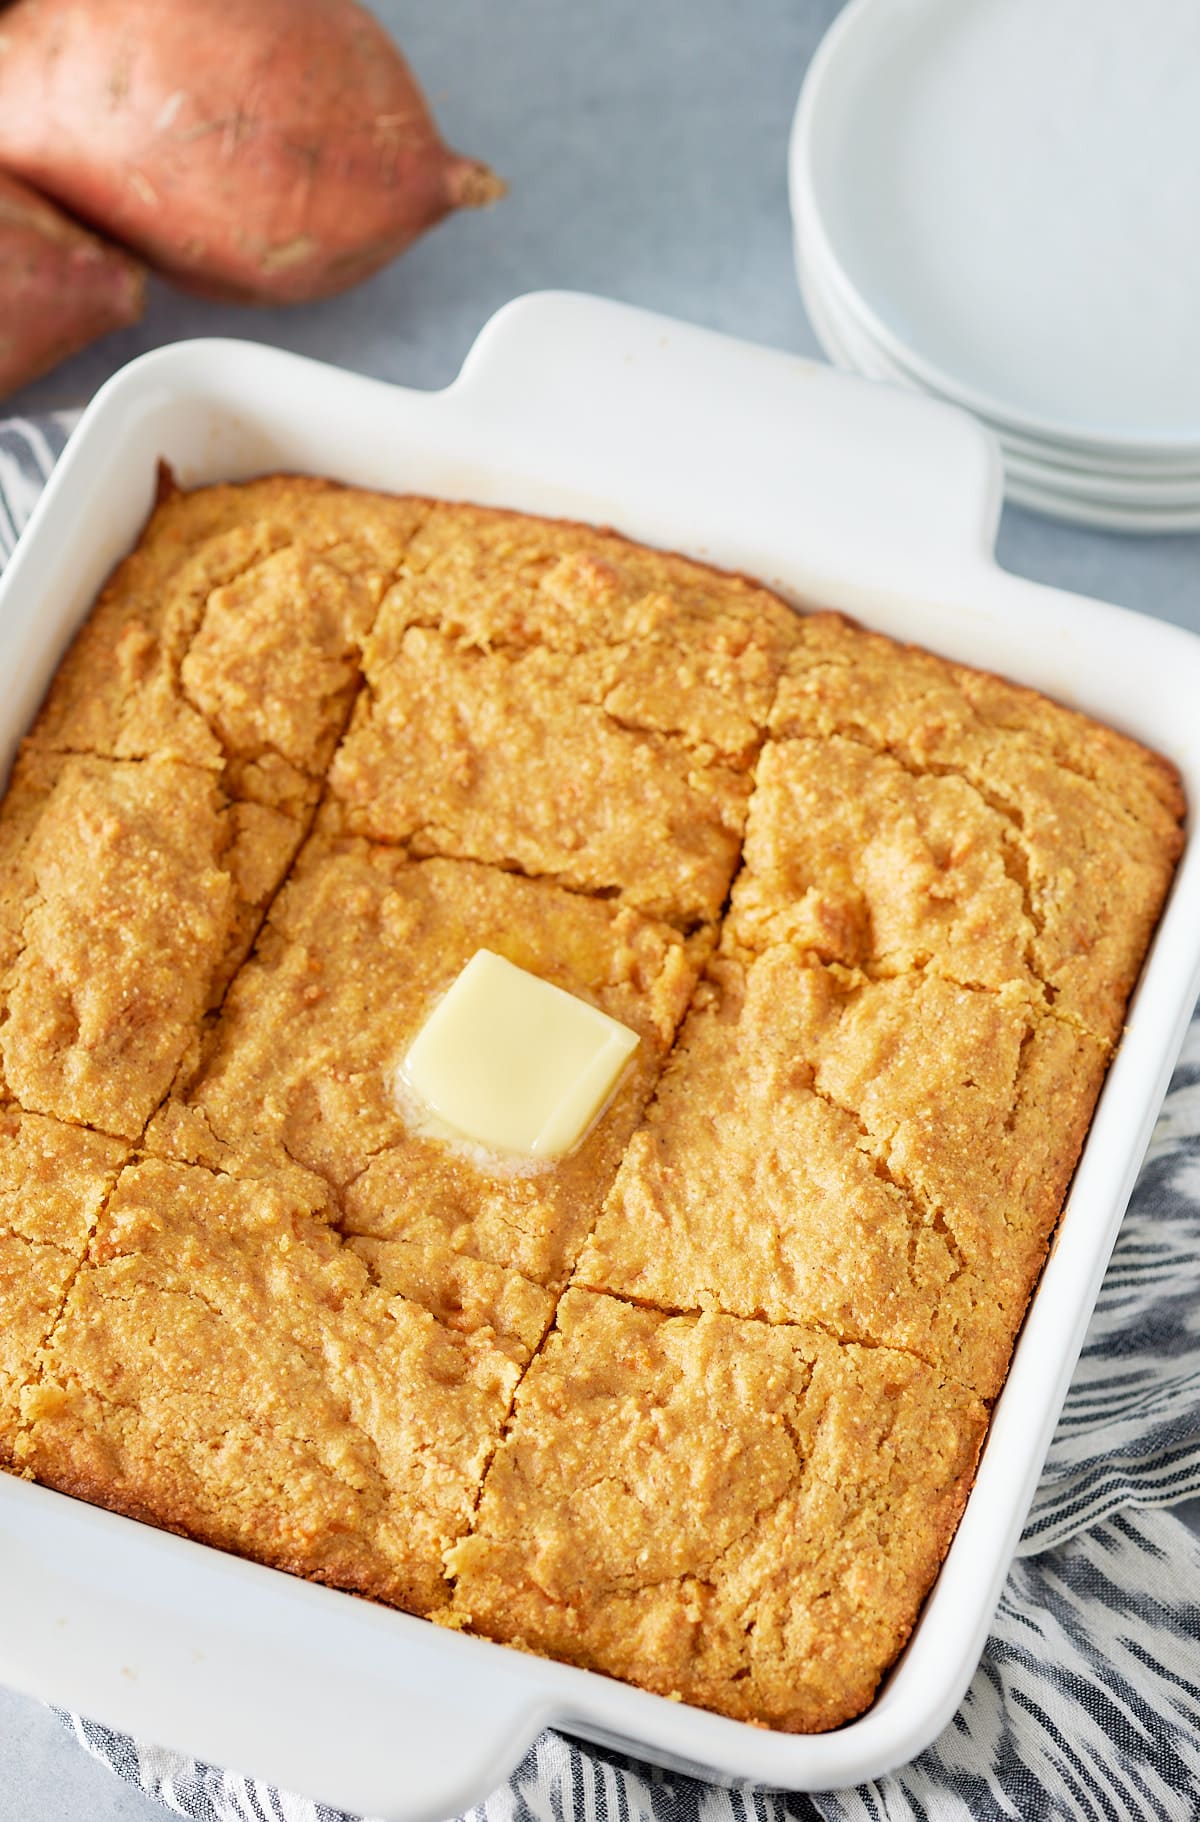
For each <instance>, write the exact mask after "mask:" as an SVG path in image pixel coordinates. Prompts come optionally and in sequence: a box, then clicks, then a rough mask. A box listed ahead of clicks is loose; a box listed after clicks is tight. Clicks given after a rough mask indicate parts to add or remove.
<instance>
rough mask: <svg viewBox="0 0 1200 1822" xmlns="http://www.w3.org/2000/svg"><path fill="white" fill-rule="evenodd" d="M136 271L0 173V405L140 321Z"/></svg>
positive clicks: (141, 287)
mask: <svg viewBox="0 0 1200 1822" xmlns="http://www.w3.org/2000/svg"><path fill="white" fill-rule="evenodd" d="M144 291H145V279H144V274H143V272H142V268H141V267H140V266H139V265H138V264H137V262H136V261H135V260H132V259H129V258H128V257H127V256H126V255H125V254H124V253H121V252H119V251H118V249H117V248H116V247H109V246H106V245H105V243H104V242H103V241H100V240H97V238H96V236H95V235H94V234H89V233H87V231H86V230H85V229H83V228H81V227H80V226H79V223H78V222H74V221H71V220H70V219H69V217H67V216H65V215H63V214H62V212H61V211H60V210H58V209H56V208H54V206H53V205H52V204H51V203H48V202H47V201H46V200H45V198H44V197H42V196H38V195H35V193H34V192H33V191H32V190H30V189H28V188H27V187H26V186H25V185H24V184H22V183H18V182H17V181H16V179H15V178H12V177H5V176H4V175H3V173H0V397H3V396H4V394H5V393H7V392H15V391H16V389H17V387H18V386H23V385H25V384H26V382H27V381H29V380H34V379H37V377H38V376H39V374H42V373H46V372H48V371H49V369H50V368H51V367H53V366H55V365H56V364H57V363H58V362H59V361H61V360H65V359H66V357H67V355H69V354H74V353H76V352H77V350H78V349H80V348H83V347H85V346H86V345H87V343H88V342H91V341H95V339H96V337H97V336H100V335H105V334H107V332H108V331H109V330H110V329H122V328H124V327H125V326H126V324H128V323H135V322H136V321H137V319H138V317H139V316H140V315H141V314H142V303H143V294H144Z"/></svg>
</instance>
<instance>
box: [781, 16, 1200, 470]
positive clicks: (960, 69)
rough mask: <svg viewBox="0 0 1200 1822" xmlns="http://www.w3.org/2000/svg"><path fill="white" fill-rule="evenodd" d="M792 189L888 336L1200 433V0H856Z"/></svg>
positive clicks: (1154, 435) (804, 133) (816, 103)
mask: <svg viewBox="0 0 1200 1822" xmlns="http://www.w3.org/2000/svg"><path fill="white" fill-rule="evenodd" d="M791 158H792V162H791V175H792V190H793V199H794V201H796V200H798V199H803V200H804V201H805V202H806V203H807V204H809V205H811V209H812V215H813V222H812V231H813V232H814V233H815V234H816V235H817V236H818V237H819V238H820V242H821V248H822V264H823V266H824V265H826V264H828V266H829V267H831V268H833V269H835V270H836V272H837V274H838V275H839V278H840V280H841V281H842V282H843V283H844V284H845V287H846V290H847V292H848V293H852V294H853V295H854V296H855V297H857V299H858V300H859V305H860V309H861V311H862V313H863V314H864V316H869V319H870V324H871V330H872V335H873V339H875V340H876V341H878V342H879V343H880V344H881V345H882V346H883V347H884V348H886V349H888V351H889V352H891V353H892V354H893V355H894V356H895V357H896V358H898V359H901V360H902V361H903V362H904V364H905V365H906V366H908V367H909V368H910V369H911V370H912V371H913V372H914V373H916V374H918V375H919V376H920V377H921V378H922V380H923V381H924V382H925V383H926V384H928V385H929V386H931V387H932V388H934V389H935V390H937V391H940V392H941V393H943V394H945V395H952V396H954V397H955V398H956V399H958V401H959V402H961V403H963V404H966V405H968V406H970V407H971V408H972V409H974V410H976V411H979V412H980V413H981V414H983V415H985V416H987V417H989V418H990V419H992V420H993V421H994V422H997V423H1000V424H1004V425H1006V426H1008V427H1010V428H1012V429H1014V430H1020V431H1025V432H1032V433H1034V434H1037V435H1045V436H1050V437H1066V438H1067V439H1068V440H1070V441H1073V442H1077V443H1079V444H1080V445H1081V446H1083V447H1095V448H1098V449H1100V450H1107V449H1112V448H1114V447H1115V448H1116V449H1117V450H1118V451H1119V452H1125V451H1127V450H1133V451H1138V450H1140V451H1142V452H1144V453H1146V454H1150V455H1153V454H1166V455H1169V454H1171V453H1172V452H1175V451H1178V450H1180V449H1183V450H1186V451H1189V452H1192V453H1200V309H1198V308H1197V300H1198V299H1200V235H1198V234H1197V232H1196V227H1195V224H1196V222H1197V220H1200V10H1198V9H1197V8H1196V7H1195V6H1193V5H1191V4H1190V0H1143V4H1142V5H1139V6H1138V7H1136V8H1134V7H1130V6H1129V5H1128V4H1127V0H852V4H851V5H850V6H848V7H847V8H846V10H845V12H844V13H842V14H841V15H840V16H839V18H838V19H837V21H836V22H835V24H834V26H833V28H832V29H831V31H830V32H829V33H828V34H827V36H826V38H825V40H824V42H823V43H822V45H821V47H820V49H819V50H818V53H817V55H816V57H815V58H814V59H813V62H812V64H811V65H810V68H809V71H808V74H807V77H806V80H805V84H804V88H803V91H802V95H801V101H800V106H799V109H798V112H797V119H796V128H795V132H794V135H793V141H792V154H791Z"/></svg>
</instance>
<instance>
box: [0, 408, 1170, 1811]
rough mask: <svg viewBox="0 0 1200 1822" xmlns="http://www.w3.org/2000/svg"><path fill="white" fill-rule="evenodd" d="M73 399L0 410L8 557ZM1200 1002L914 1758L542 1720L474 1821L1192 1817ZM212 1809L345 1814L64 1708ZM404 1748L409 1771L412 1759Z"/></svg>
mask: <svg viewBox="0 0 1200 1822" xmlns="http://www.w3.org/2000/svg"><path fill="white" fill-rule="evenodd" d="M68 428H69V420H66V419H64V418H61V417H60V418H57V419H42V420H39V421H38V422H37V423H17V422H9V423H8V424H0V560H2V558H3V556H4V555H5V554H7V551H8V550H9V549H11V546H12V543H13V541H14V539H15V537H16V534H17V532H18V531H19V529H20V526H21V524H22V523H23V521H24V520H25V519H26V518H27V517H28V515H29V512H30V511H31V510H32V507H33V503H34V501H35V500H36V498H37V494H38V492H39V490H40V487H41V485H42V483H43V481H44V479H45V476H46V475H47V474H48V473H49V470H50V468H51V467H52V466H53V463H54V461H55V459H56V457H57V455H58V452H59V450H60V449H61V448H62V445H63V442H64V440H65V437H66V434H67V431H68ZM1197 1494H1200V1017H1197V1018H1196V1019H1195V1020H1194V1021H1193V1023H1192V1026H1191V1029H1190V1031H1189V1033H1188V1039H1187V1043H1186V1045H1185V1047H1184V1051H1183V1054H1182V1057H1181V1059H1180V1062H1179V1066H1178V1068H1177V1070H1176V1072H1175V1076H1174V1079H1173V1081H1172V1084H1171V1089H1170V1092H1169V1094H1168V1096H1167V1099H1166V1102H1165V1105H1164V1107H1163V1111H1162V1115H1161V1117H1160V1119H1159V1122H1158V1125H1157V1127H1156V1129H1155V1134H1154V1139H1153V1142H1152V1144H1151V1147H1150V1151H1149V1153H1148V1155H1147V1158H1146V1162H1145V1165H1144V1167H1143V1170H1142V1173H1141V1177H1140V1179H1139V1181H1138V1186H1137V1189H1136V1191H1135V1193H1134V1196H1133V1200H1132V1202H1131V1205H1130V1208H1129V1212H1128V1214H1127V1216H1126V1218H1125V1222H1124V1225H1123V1227H1122V1230H1121V1235H1120V1238H1119V1240H1118V1242H1117V1247H1116V1251H1115V1252H1114V1255H1113V1259H1112V1264H1111V1266H1110V1269H1109V1272H1108V1275H1107V1277H1106V1279H1105V1282H1104V1288H1103V1290H1102V1292H1101V1295H1100V1300H1099V1303H1098V1305H1097V1309H1096V1314H1095V1317H1094V1319H1093V1322H1092V1325H1091V1329H1090V1331H1089V1334H1088V1339H1087V1343H1086V1346H1085V1348H1084V1351H1083V1355H1082V1357H1081V1359H1080V1363H1079V1367H1078V1370H1077V1372H1076V1375H1075V1380H1074V1383H1073V1385H1072V1387H1071V1391H1070V1394H1069V1396H1068V1399H1067V1403H1066V1407H1065V1409H1064V1412H1063V1416H1062V1421H1061V1423H1060V1424H1059V1427H1058V1431H1057V1433H1056V1435H1055V1439H1054V1443H1053V1445H1052V1447H1051V1450H1050V1455H1049V1458H1048V1460H1047V1463H1046V1469H1045V1473H1044V1475H1043V1477H1042V1481H1041V1485H1040V1487H1039V1489H1038V1493H1037V1497H1036V1499H1035V1501H1034V1504H1033V1508H1032V1511H1031V1512H1030V1516H1029V1522H1028V1524H1027V1526H1026V1530H1025V1534H1024V1537H1023V1539H1022V1542H1021V1547H1020V1552H1019V1554H1018V1556H1017V1560H1016V1561H1015V1563H1014V1565H1013V1568H1012V1572H1011V1574H1010V1576H1009V1578H1008V1583H1007V1585H1006V1587H1005V1590H1004V1594H1003V1597H1002V1599H1001V1602H1000V1607H999V1611H998V1613H997V1615H996V1621H995V1626H994V1629H993V1632H992V1635H991V1638H990V1639H989V1641H988V1645H987V1649H986V1651H985V1653H984V1657H983V1661H982V1663H981V1664H980V1667H979V1670H978V1672H977V1674H976V1676H975V1679H974V1681H973V1682H972V1684H971V1687H970V1689H969V1690H968V1692H967V1696H966V1698H965V1700H964V1702H963V1705H962V1707H961V1708H960V1710H959V1712H958V1714H957V1715H955V1717H954V1719H953V1721H952V1722H951V1723H950V1725H949V1726H948V1727H947V1728H946V1730H945V1732H944V1733H943V1734H942V1735H941V1736H940V1738H939V1739H937V1740H936V1741H935V1742H934V1744H933V1745H932V1746H931V1747H929V1749H928V1750H927V1751H926V1752H924V1753H922V1754H921V1755H920V1757H919V1758H917V1759H916V1760H914V1761H913V1763H912V1764H910V1765H908V1766H906V1767H905V1768H904V1769H903V1770H901V1771H898V1772H896V1773H894V1774H893V1775H892V1776H890V1777H887V1778H881V1779H879V1780H877V1781H876V1782H875V1783H872V1784H869V1785H863V1786H860V1787H858V1788H856V1789H853V1790H840V1791H829V1792H825V1793H823V1794H821V1795H818V1796H814V1797H794V1796H781V1795H778V1794H775V1793H771V1792H766V1791H727V1790H724V1789H720V1788H717V1787H715V1786H712V1785H707V1784H701V1783H697V1782H695V1781H694V1780H692V1779H689V1778H684V1777H679V1776H676V1775H674V1774H668V1773H665V1772H661V1771H658V1770H657V1769H655V1768H652V1767H650V1766H647V1765H642V1764H639V1763H637V1762H636V1761H634V1760H631V1759H627V1758H623V1757H621V1756H619V1755H617V1754H614V1753H610V1752H604V1751H601V1750H600V1749H598V1748H596V1747H591V1746H586V1747H585V1746H582V1745H579V1744H577V1743H576V1742H574V1741H573V1740H569V1739H565V1738H563V1737H561V1736H559V1735H557V1734H553V1733H546V1734H544V1735H543V1736H542V1738H541V1739H540V1740H539V1741H538V1742H537V1744H536V1745H535V1746H534V1747H533V1748H532V1749H531V1750H530V1752H529V1753H528V1754H527V1755H526V1757H525V1759H524V1760H523V1761H522V1763H521V1764H520V1765H519V1766H518V1767H517V1769H516V1771H515V1772H514V1773H513V1775H512V1777H511V1779H510V1780H509V1781H508V1783H507V1784H506V1785H504V1786H503V1787H502V1788H501V1789H500V1790H498V1791H496V1792H495V1793H494V1794H493V1795H492V1796H491V1797H490V1798H489V1799H488V1801H487V1802H486V1803H484V1804H482V1805H481V1806H480V1807H479V1808H478V1809H476V1810H473V1811H471V1812H470V1822H585V1819H586V1822H801V1819H802V1818H813V1817H820V1818H822V1819H824V1822H960V1819H962V1822H968V1819H970V1818H992V1817H1013V1818H1017V1819H1018V1822H1042V1819H1043V1818H1045V1819H1050V1818H1053V1819H1055V1822H1059V1819H1061V1822H1075V1819H1076V1818H1079V1817H1084V1818H1095V1819H1096V1822H1128V1819H1130V1818H1142V1817H1153V1818H1157V1819H1158V1822H1187V1819H1188V1818H1195V1817H1200V1538H1198V1537H1197V1535H1196V1533H1195V1532H1194V1531H1193V1530H1192V1529H1190V1528H1189V1526H1188V1525H1187V1524H1185V1523H1184V1522H1182V1521H1181V1520H1180V1519H1179V1518H1178V1517H1176V1516H1174V1515H1173V1514H1172V1513H1171V1512H1170V1511H1169V1510H1168V1509H1167V1508H1169V1507H1170V1506H1172V1505H1174V1504H1176V1503H1178V1502H1179V1501H1182V1500H1185V1499H1188V1498H1190V1497H1193V1496H1195V1495H1197ZM62 1718H63V1720H64V1722H65V1724H66V1725H68V1726H69V1727H71V1728H72V1729H73V1730H74V1732H75V1734H76V1736H77V1737H78V1739H79V1741H80V1743H81V1744H82V1745H83V1746H84V1747H85V1748H86V1749H87V1750H88V1751H89V1752H91V1753H93V1754H94V1755H95V1756H96V1757H98V1758H100V1759H102V1760H103V1761H104V1762H105V1763H106V1764H107V1765H109V1766H110V1767H111V1768H112V1770H113V1771H115V1772H117V1773H118V1774H119V1775H120V1776H121V1777H123V1778H126V1779H128V1780H129V1781H130V1782H131V1783H134V1784H136V1785H137V1786H138V1787H139V1788H140V1789H141V1790H143V1791H145V1792H147V1793H149V1794H151V1795H153V1796H155V1797H157V1798H158V1799H159V1800H160V1801H161V1802H162V1803H163V1804H165V1805H166V1807H167V1808H168V1809H170V1810H173V1811H174V1812H175V1813H176V1814H178V1815H183V1816H191V1817H194V1818H197V1822H268V1819H269V1822H348V1819H347V1818H344V1817H342V1816H341V1815H339V1814H338V1812H335V1811H333V1810H331V1809H329V1808H328V1807H326V1806H323V1805H320V1804H315V1803H312V1802H310V1801H309V1800H308V1799H307V1798H303V1797H299V1796H296V1795H293V1794H290V1793H288V1792H284V1791H277V1790H273V1789H270V1788H268V1787H267V1786H265V1785H262V1784H259V1783H256V1782H254V1781H253V1780H251V1779H248V1778H245V1777H242V1776H240V1775H238V1774H236V1773H234V1772H229V1771H224V1770H221V1769H219V1768H217V1767H214V1766H210V1765H204V1764H201V1763H198V1762H197V1761H196V1760H193V1759H188V1758H185V1757H183V1756H182V1755H180V1754H178V1753H173V1752H169V1751H166V1750H164V1749H162V1748H159V1747H155V1746H150V1745H146V1744H143V1743H141V1742H138V1741H134V1740H132V1739H130V1738H128V1736H126V1735H123V1734H118V1733H114V1732H113V1731H112V1730H111V1729H109V1728H105V1727H100V1726H98V1725H96V1724H95V1723H94V1722H91V1721H86V1720H83V1719H82V1718H80V1717H79V1716H78V1715H65V1714H64V1715H63V1717H62ZM403 1776H404V1773H403V1767H398V1768H397V1778H398V1780H400V1781H401V1783H402V1781H403Z"/></svg>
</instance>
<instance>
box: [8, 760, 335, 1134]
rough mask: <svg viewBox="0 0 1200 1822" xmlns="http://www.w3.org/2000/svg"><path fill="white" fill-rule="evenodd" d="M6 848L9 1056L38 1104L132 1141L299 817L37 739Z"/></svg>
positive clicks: (31, 1102) (155, 769)
mask: <svg viewBox="0 0 1200 1822" xmlns="http://www.w3.org/2000/svg"><path fill="white" fill-rule="evenodd" d="M9 801H10V802H12V803H13V804H14V813H13V815H12V817H11V819H5V822H4V824H3V826H4V827H5V831H6V837H7V838H6V839H5V840H4V841H3V842H0V1014H2V1022H0V1057H2V1059H3V1064H2V1066H3V1076H4V1080H5V1081H6V1083H7V1084H8V1088H9V1091H10V1092H11V1093H12V1094H13V1096H14V1097H15V1098H16V1099H18V1100H19V1101H20V1102H21V1104H22V1105H23V1106H24V1107H26V1108H28V1109H30V1110H31V1111H34V1112H39V1113H46V1114H52V1115H54V1116H56V1117H57V1118H59V1119H64V1120H73V1121H76V1122H77V1123H79V1124H81V1125H88V1126H95V1127H98V1128H99V1129H100V1130H101V1131H104V1132H110V1133H115V1134H118V1135H120V1136H122V1137H125V1138H130V1139H134V1138H137V1137H138V1135H139V1134H140V1133H141V1131H142V1129H143V1127H144V1126H145V1124H146V1121H147V1120H148V1119H149V1117H150V1115H151V1114H152V1113H153V1111H154V1109H155V1107H156V1106H157V1105H158V1103H159V1101H160V1100H161V1099H162V1097H163V1095H164V1094H165V1092H166V1090H167V1089H168V1088H169V1086H170V1083H171V1079H172V1077H173V1075H174V1073H175V1069H176V1067H177V1065H178V1063H179V1060H180V1057H181V1056H182V1054H183V1051H184V1048H185V1046H186V1044H187V1042H188V1039H189V1037H190V1035H191V1033H192V1031H193V1030H194V1029H195V1027H196V1025H197V1023H198V1022H199V1020H200V1018H201V1017H202V1015H203V1014H204V1012H205V1011H206V1009H207V1008H208V1007H209V1006H211V1005H214V1004H216V1003H217V1002H218V1001H219V1000H220V997H221V994H222V992H223V990H224V986H225V984H226V983H227V981H228V980H229V978H230V977H231V976H232V974H233V973H234V971H235V970H236V969H237V967H238V966H239V964H240V962H241V961H242V959H243V957H244V956H245V954H246V952H247V950H248V949H249V947H250V944H251V942H252V941H253V938H254V935H255V932H256V930H257V927H258V922H259V919H260V917H261V915H262V912H263V910H264V909H265V907H266V904H267V902H268V900H269V899H270V897H271V895H272V893H273V892H274V891H275V889H276V887H277V886H278V884H279V882H280V881H281V880H282V878H283V876H284V874H285V873H286V871H287V868H288V865H289V863H290V862H291V859H292V856H293V855H294V853H295V851H296V848H297V847H298V845H299V842H300V838H301V835H302V833H303V824H302V823H300V822H298V821H296V820H294V819H293V818H291V817H289V816H286V815H284V814H282V813H281V812H280V811H277V810H270V809H266V808H265V807H263V806H262V805H259V804H252V803H250V804H234V803H231V802H230V801H229V800H228V799H227V798H226V797H225V796H224V794H223V792H222V791H221V789H220V786H219V784H218V782H217V779H216V777H215V775H214V774H212V773H211V772H209V771H207V770H205V769H204V768H202V767H197V766H189V765H181V764H178V763H176V762H175V761H173V760H159V759H157V758H151V759H147V760H146V761H144V762H132V761H114V760H109V759H97V758H93V757H91V756H90V755H85V754H65V755H59V754H51V753H45V752H42V751H40V750H39V749H37V748H30V749H29V750H28V751H27V752H26V753H25V755H24V756H23V758H22V759H21V761H20V762H19V764H18V768H17V772H16V776H15V778H14V782H13V790H12V797H11V798H10V800H9Z"/></svg>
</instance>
